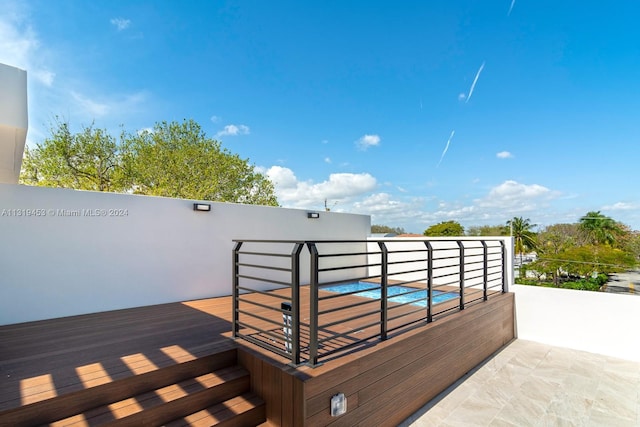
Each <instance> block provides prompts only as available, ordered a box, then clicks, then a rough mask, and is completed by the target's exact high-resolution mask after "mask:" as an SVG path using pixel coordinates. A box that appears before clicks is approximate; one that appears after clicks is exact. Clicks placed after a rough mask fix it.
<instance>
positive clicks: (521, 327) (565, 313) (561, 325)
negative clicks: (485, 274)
mask: <svg viewBox="0 0 640 427" xmlns="http://www.w3.org/2000/svg"><path fill="white" fill-rule="evenodd" d="M511 291H512V292H514V293H515V297H516V323H517V334H518V338H521V339H525V340H531V341H537V342H541V343H545V344H550V345H555V346H560V347H567V348H573V349H576V350H583V351H588V352H592V353H598V354H605V355H609V356H614V357H619V358H621V359H627V360H635V361H638V362H640V328H638V325H640V297H637V296H634V295H620V294H610V293H603V292H587V291H576V290H570V289H555V288H543V287H538V286H524V285H514V286H512V289H511Z"/></svg>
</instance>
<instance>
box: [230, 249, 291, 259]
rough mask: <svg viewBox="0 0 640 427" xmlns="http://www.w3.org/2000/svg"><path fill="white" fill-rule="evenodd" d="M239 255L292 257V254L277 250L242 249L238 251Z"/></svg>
mask: <svg viewBox="0 0 640 427" xmlns="http://www.w3.org/2000/svg"><path fill="white" fill-rule="evenodd" d="M238 254H239V255H258V256H273V257H280V258H291V254H287V253H284V254H281V253H277V252H249V251H246V252H244V251H240V252H238Z"/></svg>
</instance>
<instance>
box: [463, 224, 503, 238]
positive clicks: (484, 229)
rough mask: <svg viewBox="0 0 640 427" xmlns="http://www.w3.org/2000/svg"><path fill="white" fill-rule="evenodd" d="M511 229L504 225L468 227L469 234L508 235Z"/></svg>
mask: <svg viewBox="0 0 640 427" xmlns="http://www.w3.org/2000/svg"><path fill="white" fill-rule="evenodd" d="M508 235H509V229H508V228H506V227H505V226H504V225H480V226H477V225H474V226H471V227H469V228H468V229H467V236H508Z"/></svg>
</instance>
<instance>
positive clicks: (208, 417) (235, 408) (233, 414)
mask: <svg viewBox="0 0 640 427" xmlns="http://www.w3.org/2000/svg"><path fill="white" fill-rule="evenodd" d="M265 420H266V416H265V403H264V401H263V400H262V399H261V398H260V397H258V396H257V395H255V394H254V393H244V394H242V395H240V396H236V397H233V398H231V399H229V400H227V401H225V402H221V403H218V404H216V405H212V406H209V407H208V408H205V409H202V410H200V411H197V412H194V413H193V414H190V415H187V416H185V417H183V418H180V419H177V420H174V421H172V422H169V423H167V424H165V427H209V426H224V425H227V424H229V425H234V426H256V425H259V424H261V423H263V422H265ZM230 423H233V424H230Z"/></svg>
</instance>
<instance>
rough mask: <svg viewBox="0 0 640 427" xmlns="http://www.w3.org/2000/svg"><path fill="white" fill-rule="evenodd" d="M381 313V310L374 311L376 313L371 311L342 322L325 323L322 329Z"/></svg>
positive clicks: (347, 318)
mask: <svg viewBox="0 0 640 427" xmlns="http://www.w3.org/2000/svg"><path fill="white" fill-rule="evenodd" d="M378 313H380V310H374V311H370V312H368V313H362V314H360V315H356V316H351V317H346V318H344V319H340V320H335V321H333V322H329V323H323V324H322V327H324V328H330V327H331V326H335V325H339V324H340V323H347V322H351V321H352V320H356V319H360V318H361V317H366V316H371V315H373V314H378ZM379 323H380V322H376V323H374V325H378V324H379Z"/></svg>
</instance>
